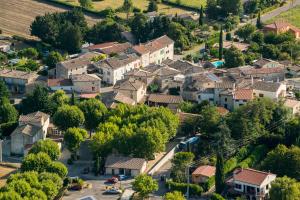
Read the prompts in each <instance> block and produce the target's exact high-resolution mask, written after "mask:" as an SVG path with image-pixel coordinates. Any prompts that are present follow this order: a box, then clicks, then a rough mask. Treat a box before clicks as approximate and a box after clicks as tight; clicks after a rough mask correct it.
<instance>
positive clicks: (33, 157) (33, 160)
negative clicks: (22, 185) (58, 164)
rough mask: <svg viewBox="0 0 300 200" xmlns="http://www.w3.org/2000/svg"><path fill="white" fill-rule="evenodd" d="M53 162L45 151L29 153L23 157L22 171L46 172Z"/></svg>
mask: <svg viewBox="0 0 300 200" xmlns="http://www.w3.org/2000/svg"><path fill="white" fill-rule="evenodd" d="M51 163H52V160H51V158H50V157H49V156H48V155H47V154H46V153H44V152H40V153H37V154H28V155H27V156H25V158H24V159H23V162H22V165H21V171H23V172H26V171H37V172H39V173H40V172H45V171H47V169H48V167H49V166H50V164H51Z"/></svg>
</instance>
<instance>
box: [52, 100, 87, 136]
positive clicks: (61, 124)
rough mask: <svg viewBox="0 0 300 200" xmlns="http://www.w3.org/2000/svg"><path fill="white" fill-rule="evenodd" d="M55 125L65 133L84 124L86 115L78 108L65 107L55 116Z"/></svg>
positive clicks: (59, 109)
mask: <svg viewBox="0 0 300 200" xmlns="http://www.w3.org/2000/svg"><path fill="white" fill-rule="evenodd" d="M53 122H54V124H55V125H56V126H57V127H58V128H59V129H60V130H63V131H66V130H67V129H68V128H72V127H79V126H81V125H83V123H84V114H83V112H82V111H81V110H80V109H79V108H78V107H77V106H69V105H63V106H61V107H60V108H58V110H57V112H56V113H55V114H54V116H53Z"/></svg>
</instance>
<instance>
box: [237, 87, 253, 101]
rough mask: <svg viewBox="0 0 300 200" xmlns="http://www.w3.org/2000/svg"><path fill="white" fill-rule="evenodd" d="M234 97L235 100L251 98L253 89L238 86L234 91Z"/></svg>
mask: <svg viewBox="0 0 300 200" xmlns="http://www.w3.org/2000/svg"><path fill="white" fill-rule="evenodd" d="M234 99H236V100H251V99H253V90H252V89H244V88H238V89H237V90H236V91H234Z"/></svg>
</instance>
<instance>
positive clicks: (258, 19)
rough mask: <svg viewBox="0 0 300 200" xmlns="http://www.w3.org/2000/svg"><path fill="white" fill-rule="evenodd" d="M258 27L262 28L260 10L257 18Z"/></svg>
mask: <svg viewBox="0 0 300 200" xmlns="http://www.w3.org/2000/svg"><path fill="white" fill-rule="evenodd" d="M256 28H258V29H261V28H262V23H261V17H260V11H259V12H258V16H257V19H256Z"/></svg>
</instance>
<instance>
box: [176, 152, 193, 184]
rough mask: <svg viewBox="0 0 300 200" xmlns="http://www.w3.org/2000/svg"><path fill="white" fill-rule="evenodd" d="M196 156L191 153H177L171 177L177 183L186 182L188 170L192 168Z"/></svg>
mask: <svg viewBox="0 0 300 200" xmlns="http://www.w3.org/2000/svg"><path fill="white" fill-rule="evenodd" d="M194 158H195V156H194V154H193V153H191V152H179V153H176V154H175V156H174V158H173V159H172V161H171V162H172V168H171V176H172V177H173V180H174V181H175V182H179V183H181V182H185V181H186V169H187V167H188V166H190V165H191V164H192V162H193V160H194Z"/></svg>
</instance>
